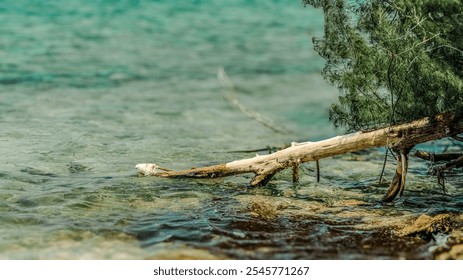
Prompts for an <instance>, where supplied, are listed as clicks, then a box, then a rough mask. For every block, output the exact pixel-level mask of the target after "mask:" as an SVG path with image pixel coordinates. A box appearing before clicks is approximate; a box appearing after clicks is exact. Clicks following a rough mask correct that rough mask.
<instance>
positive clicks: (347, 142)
mask: <svg viewBox="0 0 463 280" xmlns="http://www.w3.org/2000/svg"><path fill="white" fill-rule="evenodd" d="M462 132H463V120H462V119H459V118H457V117H455V116H454V115H451V114H441V115H437V116H435V117H433V118H423V119H419V120H416V121H412V122H410V123H406V124H400V125H394V126H390V127H386V128H382V129H377V130H373V131H367V132H356V133H351V134H347V135H343V136H336V137H333V138H330V139H326V140H323V141H318V142H304V143H293V145H292V146H291V147H289V148H286V149H284V150H280V151H277V152H275V153H272V154H269V155H262V156H256V157H253V158H247V159H241V160H236V161H232V162H228V163H223V164H218V165H212V166H208V167H201V168H191V169H187V170H181V171H162V170H161V169H160V168H159V167H158V166H157V165H156V164H146V163H142V164H138V165H137V166H136V167H137V168H138V169H139V170H140V172H141V174H143V175H146V176H149V175H152V176H157V177H169V178H185V177H187V178H216V177H224V176H231V175H238V174H243V173H254V174H255V176H254V178H253V179H252V180H251V182H250V185H251V186H264V185H265V184H267V183H268V181H269V180H270V179H271V178H272V177H273V175H275V173H277V172H278V171H281V170H283V169H285V168H288V167H291V166H294V165H298V164H302V163H304V162H308V161H317V160H319V159H321V158H326V157H331V156H335V155H339V154H344V153H349V152H354V151H358V150H363V149H368V148H374V147H381V146H387V147H390V148H393V149H394V150H395V151H399V157H398V168H397V172H396V175H397V174H399V165H400V179H401V181H402V182H403V184H404V183H405V175H406V174H404V173H406V171H407V168H406V162H408V159H407V157H406V156H407V155H408V153H405V152H404V151H405V149H409V148H410V147H413V146H414V145H416V144H419V143H424V142H428V141H431V140H436V139H440V138H444V137H451V136H453V135H456V134H458V133H462ZM400 151H402V153H400ZM402 192H403V186H400V187H399V191H398V192H397V193H402Z"/></svg>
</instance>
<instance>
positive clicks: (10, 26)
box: [0, 0, 463, 259]
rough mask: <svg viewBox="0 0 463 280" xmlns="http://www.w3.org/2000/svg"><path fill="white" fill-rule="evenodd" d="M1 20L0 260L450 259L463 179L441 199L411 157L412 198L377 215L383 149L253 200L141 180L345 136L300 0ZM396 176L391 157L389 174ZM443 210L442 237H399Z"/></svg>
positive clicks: (8, 9)
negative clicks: (230, 89) (153, 167)
mask: <svg viewBox="0 0 463 280" xmlns="http://www.w3.org/2000/svg"><path fill="white" fill-rule="evenodd" d="M0 21H1V22H2V24H1V25H0V34H2V36H0V96H1V98H0V154H1V155H2V157H1V158H2V160H1V161H0V220H1V221H0V236H1V238H0V257H1V258H3V259H145V258H174V259H178V258H180V259H182V258H199V259H209V258H212V259H214V258H236V259H259V258H262V259H315V258H321V259H365V258H367V259H369V258H380V259H397V258H420V259H429V258H435V257H439V256H444V257H447V258H452V257H455V256H458V254H457V255H455V254H454V255H452V253H451V252H450V248H451V247H450V246H451V245H453V244H457V243H459V242H460V239H458V235H457V234H456V233H455V232H458V231H457V230H456V229H458V228H461V227H459V224H458V223H459V221H461V218H460V216H459V215H460V211H461V209H462V206H463V197H462V193H463V192H461V188H460V186H461V182H460V181H459V179H458V176H456V175H455V176H450V177H449V181H448V183H447V193H448V195H443V194H442V191H441V189H440V187H439V186H438V185H437V183H436V181H435V180H434V179H432V178H431V177H429V176H428V175H427V174H426V165H425V164H424V163H423V162H420V161H419V160H415V162H414V163H413V164H414V165H413V166H412V167H411V171H412V174H411V175H410V177H409V178H410V179H409V180H410V184H409V185H408V186H407V189H406V191H405V196H406V198H405V199H403V200H401V201H399V202H398V203H396V204H391V205H382V204H381V203H379V200H380V198H381V196H382V195H383V193H384V192H385V190H386V189H387V184H378V177H379V173H380V171H381V165H382V160H383V154H384V153H383V151H381V150H374V151H369V152H367V153H359V154H354V155H345V156H340V157H336V158H333V159H327V160H323V161H321V166H322V180H321V182H319V183H317V182H316V181H315V179H314V176H313V175H314V170H313V169H314V167H313V164H308V165H306V166H304V167H303V169H304V172H302V173H303V174H302V176H301V181H300V183H298V184H293V183H292V182H291V174H290V173H289V172H282V173H280V174H278V175H277V176H276V177H275V179H274V180H272V181H271V183H270V184H269V186H267V187H265V188H257V189H249V188H247V187H246V186H247V183H248V182H249V179H250V176H246V175H245V176H239V177H231V178H225V179H214V180H170V179H159V178H143V177H138V176H137V172H136V170H135V168H134V166H135V164H137V163H141V162H155V163H157V164H160V165H162V166H163V167H166V168H171V169H182V168H188V167H192V166H203V165H207V164H213V163H218V162H226V161H230V160H234V159H238V158H243V157H252V156H254V154H252V153H251V154H245V153H230V151H237V150H247V149H256V148H265V147H267V146H278V145H281V144H286V143H290V142H291V141H299V140H319V139H323V138H327V137H331V136H334V135H336V134H339V133H343V131H342V130H336V129H334V128H333V127H332V125H331V124H330V123H329V122H328V108H329V105H330V104H331V103H332V102H334V101H335V100H336V98H337V94H338V93H337V90H336V89H335V88H333V87H331V86H329V85H327V84H326V83H325V82H324V81H323V80H322V78H321V76H320V74H319V73H320V71H321V69H322V67H323V61H322V60H321V59H320V58H319V57H318V56H317V54H316V53H315V52H314V51H313V50H312V45H311V40H310V37H311V36H313V35H320V34H322V31H323V17H322V15H321V13H320V12H319V11H315V10H313V9H311V8H309V7H307V8H304V7H303V6H302V5H301V3H300V2H299V1H297V0H296V1H290V0H285V1H257V0H256V1H244V0H242V1H240V0H232V1H219V0H217V1H216V0H208V1H199V0H198V1H163V0H162V1H161V0H160V1H143V0H140V1H135V0H133V1H129V0H126V1H103V0H101V1H86V0H69V1H42V2H40V1H39V2H38V1H27V0H20V1H13V0H6V1H2V3H0ZM219 67H224V69H225V70H226V72H227V74H228V75H229V77H230V78H231V79H232V80H233V82H234V84H235V93H236V95H237V96H238V98H239V100H240V102H241V103H242V104H245V105H246V106H247V107H249V108H251V109H253V110H255V111H257V112H260V113H261V114H263V115H266V116H268V117H270V118H272V119H273V120H274V121H275V123H277V124H278V125H279V126H281V127H284V128H285V131H286V132H285V133H276V132H274V131H272V130H270V129H268V128H266V127H264V126H263V125H261V124H259V123H258V122H256V121H254V120H252V119H250V118H248V117H247V116H245V115H244V114H243V113H242V112H240V111H239V110H238V109H237V108H236V107H234V106H233V105H231V104H230V103H229V102H228V101H227V100H226V98H224V94H226V93H227V88H226V87H225V86H224V85H223V84H222V83H221V82H220V81H219V80H218V79H217V69H218V68H219ZM442 147H443V145H442V144H431V145H428V148H432V149H437V150H438V149H442ZM393 170H394V162H393V159H392V158H391V159H390V160H389V161H388V165H387V168H386V171H387V173H386V177H385V178H386V179H387V180H389V179H390V178H392V171H393ZM442 213H444V214H448V215H450V216H449V217H448V221H449V223H451V225H452V227H450V229H449V230H444V229H440V228H438V229H436V230H435V231H426V230H421V231H420V230H417V231H416V232H413V230H410V232H407V233H408V234H405V233H404V234H401V232H402V233H403V230H404V228H405V229H407V228H406V227H407V226H410V225H413V223H414V222H415V221H416V219H418V218H419V217H421V219H425V218H426V217H428V216H429V217H435V216H436V215H438V214H442ZM423 215H426V216H423ZM423 217H424V218H423ZM445 221H447V220H445ZM431 222H432V221H431ZM438 222H439V221H437V222H436V223H437V224H438ZM454 229H455V230H454ZM452 230H453V231H452ZM444 239H445V242H442V240H444ZM445 254H447V255H445Z"/></svg>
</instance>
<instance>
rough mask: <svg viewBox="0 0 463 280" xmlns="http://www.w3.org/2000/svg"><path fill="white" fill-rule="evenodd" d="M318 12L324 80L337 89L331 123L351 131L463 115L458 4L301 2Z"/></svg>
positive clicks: (462, 14)
mask: <svg viewBox="0 0 463 280" xmlns="http://www.w3.org/2000/svg"><path fill="white" fill-rule="evenodd" d="M303 2H304V3H305V4H309V5H312V6H314V7H317V8H322V9H323V12H324V15H325V30H324V37H323V38H314V46H315V50H316V51H317V52H318V53H319V54H320V55H321V56H322V57H323V58H324V59H326V66H325V68H324V69H323V73H322V74H323V76H324V77H325V78H326V79H327V80H328V81H329V82H330V83H332V84H333V85H335V86H337V87H338V88H339V89H340V91H341V96H340V97H339V102H338V103H337V104H334V105H332V107H331V110H330V119H331V120H332V121H333V123H334V124H335V125H342V126H346V127H347V128H348V129H349V130H361V129H371V128H377V127H383V126H387V125H394V124H397V123H405V122H410V121H412V120H415V119H419V118H422V117H431V116H435V115H438V114H441V113H451V114H456V115H457V116H458V117H461V116H462V115H463V113H462V112H463V1H461V0H387V1H384V0H365V1H357V2H355V3H353V2H352V1H345V0H304V1H303Z"/></svg>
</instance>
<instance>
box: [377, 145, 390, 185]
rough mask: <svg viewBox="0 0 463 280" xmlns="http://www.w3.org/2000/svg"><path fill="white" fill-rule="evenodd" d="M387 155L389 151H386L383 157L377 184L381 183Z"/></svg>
mask: <svg viewBox="0 0 463 280" xmlns="http://www.w3.org/2000/svg"><path fill="white" fill-rule="evenodd" d="M388 154H389V149H386V154H385V155H384V162H383V168H382V169H381V175H379V183H380V184H381V182H382V181H383V175H384V169H385V168H386V162H387V156H388Z"/></svg>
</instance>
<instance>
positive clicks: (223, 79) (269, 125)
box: [217, 67, 289, 134]
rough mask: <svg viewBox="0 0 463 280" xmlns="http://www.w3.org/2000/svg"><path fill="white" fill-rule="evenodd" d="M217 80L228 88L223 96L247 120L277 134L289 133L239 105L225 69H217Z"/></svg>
mask: <svg viewBox="0 0 463 280" xmlns="http://www.w3.org/2000/svg"><path fill="white" fill-rule="evenodd" d="M217 78H218V79H219V81H220V82H222V83H223V84H224V85H225V86H226V87H227V88H228V94H227V95H225V97H226V99H227V100H228V101H229V102H230V103H231V104H232V105H234V106H235V107H237V108H238V109H239V110H240V111H241V112H243V113H244V114H245V115H246V116H248V117H249V118H251V119H253V120H255V121H257V122H259V123H261V124H262V125H264V126H265V127H267V128H269V129H271V130H273V131H274V132H277V133H282V134H287V133H288V132H289V131H288V130H287V129H284V128H278V127H277V125H276V124H275V122H274V121H273V120H272V119H270V118H268V117H266V116H263V115H261V114H259V113H258V112H255V111H253V110H251V109H249V108H248V107H246V106H244V105H243V104H241V103H240V102H239V100H238V97H237V96H236V94H235V85H234V84H233V82H232V81H231V80H230V78H229V77H228V76H227V73H225V69H224V68H223V67H219V69H218V72H217Z"/></svg>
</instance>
